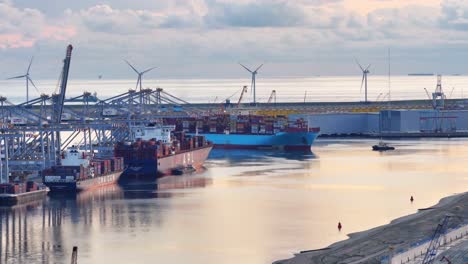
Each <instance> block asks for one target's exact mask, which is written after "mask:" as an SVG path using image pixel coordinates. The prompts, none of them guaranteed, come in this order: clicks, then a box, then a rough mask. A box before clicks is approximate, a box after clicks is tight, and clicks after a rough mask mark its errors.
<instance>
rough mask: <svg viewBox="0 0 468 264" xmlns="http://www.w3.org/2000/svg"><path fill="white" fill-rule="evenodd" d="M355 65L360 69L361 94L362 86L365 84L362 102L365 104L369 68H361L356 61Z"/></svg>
mask: <svg viewBox="0 0 468 264" xmlns="http://www.w3.org/2000/svg"><path fill="white" fill-rule="evenodd" d="M356 63H357V65H358V66H359V68H361V70H362V81H361V90H360V91H361V92H362V85H363V84H365V90H364V93H365V100H364V102H365V103H367V75H368V74H369V73H370V71H369V68H370V66H371V65H370V64H369V65H368V66H367V68H365V69H364V68H363V67H362V66H361V64H360V63H359V62H358V60H356Z"/></svg>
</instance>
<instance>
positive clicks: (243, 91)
mask: <svg viewBox="0 0 468 264" xmlns="http://www.w3.org/2000/svg"><path fill="white" fill-rule="evenodd" d="M245 93H247V86H244V87H243V88H242V91H241V94H240V97H239V101H237V107H239V106H240V103H241V102H242V98H244V94H245Z"/></svg>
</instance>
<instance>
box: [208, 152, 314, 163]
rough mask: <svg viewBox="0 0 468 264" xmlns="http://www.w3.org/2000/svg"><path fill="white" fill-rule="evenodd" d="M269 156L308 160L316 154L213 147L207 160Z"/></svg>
mask: <svg viewBox="0 0 468 264" xmlns="http://www.w3.org/2000/svg"><path fill="white" fill-rule="evenodd" d="M271 158H281V159H286V160H298V161H304V160H310V159H315V158H317V156H316V155H315V154H314V153H313V152H311V151H303V152H302V151H274V150H250V149H249V150H246V149H241V150H222V149H213V150H212V151H211V153H210V156H209V160H226V161H228V162H232V163H238V162H243V161H252V160H255V161H262V160H268V159H271Z"/></svg>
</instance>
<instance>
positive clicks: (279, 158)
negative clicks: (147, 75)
mask: <svg viewBox="0 0 468 264" xmlns="http://www.w3.org/2000/svg"><path fill="white" fill-rule="evenodd" d="M374 143H375V141H374V140H345V139H343V140H331V139H330V140H329V139H327V140H318V141H317V143H316V144H315V145H314V146H313V153H300V152H299V153H298V152H296V153H282V152H273V151H223V150H214V151H212V153H211V155H210V157H209V159H208V161H207V162H206V166H205V167H206V169H205V170H204V171H202V172H200V173H197V174H193V175H185V176H177V177H175V176H174V177H166V178H163V179H162V180H161V181H160V182H159V187H158V189H157V190H156V189H155V190H152V191H136V192H129V191H122V190H120V189H119V188H117V187H111V188H105V189H99V190H96V191H91V192H85V193H82V194H80V195H78V196H77V197H75V198H70V197H69V198H63V197H62V198H56V197H55V198H54V197H49V198H47V200H45V201H44V202H40V203H33V204H30V205H27V206H19V207H16V208H13V209H2V210H0V223H1V225H0V263H69V261H70V257H71V251H72V247H73V246H78V248H79V250H78V251H79V253H78V255H79V256H78V260H79V263H80V264H88V263H89V264H90V263H112V264H128V263H191V264H202V263H203V264H206V263H227V264H230V263H232V264H234V263H246V264H250V263H252V264H257V263H271V262H272V261H274V260H277V259H282V258H288V257H291V256H292V254H293V253H295V252H298V251H299V250H306V249H313V248H321V247H325V246H327V245H329V244H330V243H333V242H336V241H339V240H343V239H345V238H346V234H348V233H351V232H357V231H362V230H366V229H369V228H372V227H375V226H378V225H383V224H386V223H388V222H389V221H390V220H392V219H394V218H397V217H400V216H403V215H407V214H410V213H414V212H416V210H417V209H418V208H425V207H429V206H431V205H433V204H435V203H437V202H438V200H439V199H440V198H442V197H445V196H448V195H451V194H454V193H458V192H464V191H466V189H467V187H468V167H467V166H466V163H467V161H468V140H465V139H450V140H449V139H439V140H411V141H403V140H402V141H394V142H392V144H393V145H394V146H396V147H397V150H396V151H394V152H387V153H378V152H373V151H371V150H370V146H371V145H372V144H374ZM411 195H412V196H414V198H415V201H414V202H413V203H411V202H410V201H409V199H410V196H411ZM339 221H340V222H341V223H342V224H343V229H342V230H341V232H340V231H338V230H337V223H338V222H339Z"/></svg>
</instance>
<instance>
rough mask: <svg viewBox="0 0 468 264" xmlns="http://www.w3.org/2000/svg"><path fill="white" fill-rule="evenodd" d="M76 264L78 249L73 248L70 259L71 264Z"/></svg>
mask: <svg viewBox="0 0 468 264" xmlns="http://www.w3.org/2000/svg"><path fill="white" fill-rule="evenodd" d="M77 263H78V247H76V246H75V247H73V252H72V257H71V264H77Z"/></svg>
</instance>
